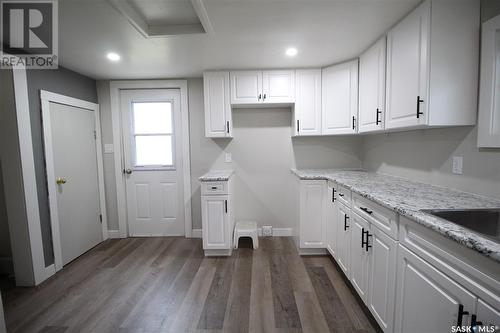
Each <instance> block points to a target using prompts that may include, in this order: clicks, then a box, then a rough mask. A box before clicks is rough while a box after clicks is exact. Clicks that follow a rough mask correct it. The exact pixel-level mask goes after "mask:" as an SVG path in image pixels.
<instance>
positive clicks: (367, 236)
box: [365, 230, 373, 252]
mask: <svg viewBox="0 0 500 333" xmlns="http://www.w3.org/2000/svg"><path fill="white" fill-rule="evenodd" d="M372 236H373V235H370V233H369V232H368V230H366V242H365V250H366V252H368V249H369V248H370V247H372V246H371V245H370V239H369V237H372Z"/></svg>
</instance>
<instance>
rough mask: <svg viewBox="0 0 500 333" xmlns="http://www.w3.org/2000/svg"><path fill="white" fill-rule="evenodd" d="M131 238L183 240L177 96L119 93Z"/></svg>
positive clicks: (151, 91)
mask: <svg viewBox="0 0 500 333" xmlns="http://www.w3.org/2000/svg"><path fill="white" fill-rule="evenodd" d="M120 99H121V101H120V102H121V108H120V110H121V115H122V130H123V142H124V144H123V149H124V165H125V167H124V170H123V171H124V177H125V184H126V193H127V221H128V227H129V235H130V236H183V235H184V234H185V228H184V207H183V202H184V200H183V176H182V163H183V161H182V137H181V108H180V91H179V90H178V89H148V90H122V91H121V93H120Z"/></svg>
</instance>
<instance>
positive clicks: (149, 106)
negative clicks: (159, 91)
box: [132, 102, 172, 134]
mask: <svg viewBox="0 0 500 333" xmlns="http://www.w3.org/2000/svg"><path fill="white" fill-rule="evenodd" d="M132 113H133V123H134V133H135V134H172V103H170V102H134V103H132Z"/></svg>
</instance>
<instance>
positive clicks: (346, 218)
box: [336, 203, 352, 277]
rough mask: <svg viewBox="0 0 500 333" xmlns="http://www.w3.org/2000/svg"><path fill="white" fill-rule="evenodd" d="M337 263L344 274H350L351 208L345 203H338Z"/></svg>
mask: <svg viewBox="0 0 500 333" xmlns="http://www.w3.org/2000/svg"><path fill="white" fill-rule="evenodd" d="M337 211H338V216H339V217H338V219H337V249H336V250H337V258H336V259H337V263H338V264H339V266H340V268H342V270H343V271H344V274H345V275H346V276H347V277H349V275H350V262H349V254H350V247H351V224H352V223H351V217H350V215H351V210H350V209H349V208H347V207H346V206H344V205H343V204H339V203H337Z"/></svg>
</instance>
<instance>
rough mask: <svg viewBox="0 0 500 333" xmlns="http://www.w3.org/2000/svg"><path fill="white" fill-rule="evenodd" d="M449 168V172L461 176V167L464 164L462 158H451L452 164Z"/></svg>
mask: <svg viewBox="0 0 500 333" xmlns="http://www.w3.org/2000/svg"><path fill="white" fill-rule="evenodd" d="M452 163H453V164H452V166H451V172H453V173H454V174H456V175H461V174H462V167H463V163H464V158H463V156H453V162H452Z"/></svg>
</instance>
